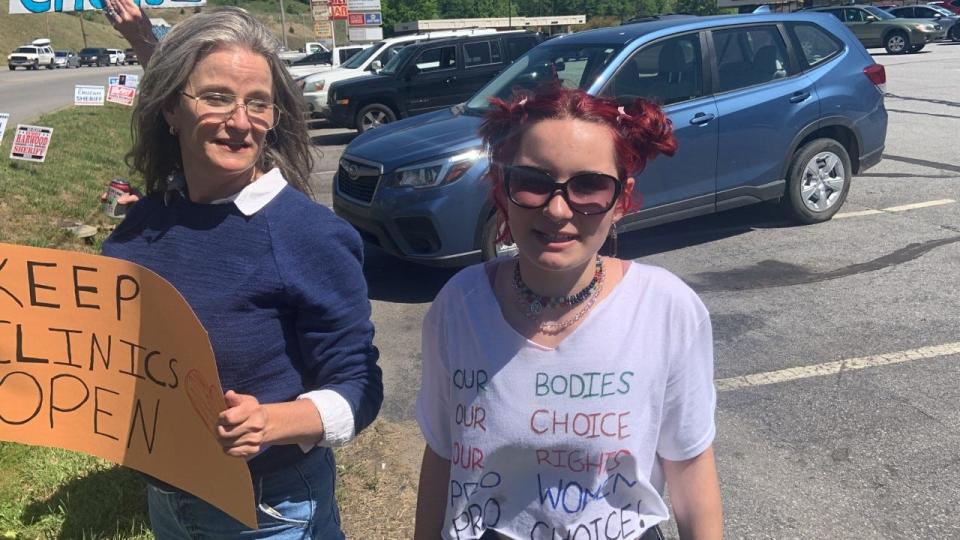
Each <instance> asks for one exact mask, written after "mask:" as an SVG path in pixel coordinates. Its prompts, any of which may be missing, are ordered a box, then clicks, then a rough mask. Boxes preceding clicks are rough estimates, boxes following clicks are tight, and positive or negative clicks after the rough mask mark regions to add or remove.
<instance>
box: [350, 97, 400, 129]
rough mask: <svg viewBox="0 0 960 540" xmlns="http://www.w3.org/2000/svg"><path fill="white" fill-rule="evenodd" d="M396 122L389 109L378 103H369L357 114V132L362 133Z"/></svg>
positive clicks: (395, 117) (395, 116)
mask: <svg viewBox="0 0 960 540" xmlns="http://www.w3.org/2000/svg"><path fill="white" fill-rule="evenodd" d="M396 120H397V115H395V114H393V110H391V109H390V107H387V106H386V105H382V104H380V103H371V104H370V105H367V106H366V107H363V108H362V109H360V112H358V113H357V130H358V131H360V133H364V132H367V131H370V130H371V129H374V128H377V127H380V126H382V125H383V124H389V123H390V122H395V121H396Z"/></svg>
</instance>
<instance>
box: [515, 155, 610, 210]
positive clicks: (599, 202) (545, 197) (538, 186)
mask: <svg viewBox="0 0 960 540" xmlns="http://www.w3.org/2000/svg"><path fill="white" fill-rule="evenodd" d="M503 173H504V175H503V180H504V183H505V184H506V188H507V197H509V198H510V201H511V202H512V203H513V204H515V205H517V206H519V207H521V208H531V209H533V208H543V207H544V206H547V204H549V203H550V200H551V199H553V197H554V196H555V195H556V194H557V192H560V196H562V197H563V200H564V201H566V202H567V206H569V207H570V209H571V210H573V211H574V212H577V213H578V214H583V215H585V216H590V215H595V214H603V213H604V212H606V211H608V210H610V209H611V208H613V205H614V204H615V203H616V202H617V197H619V196H620V191H621V190H622V189H623V183H622V182H621V181H620V180H619V179H617V178H614V177H612V176H610V175H609V174H602V173H584V174H578V175H576V176H571V177H570V178H569V179H568V180H567V181H566V182H557V180H556V179H555V178H554V177H553V176H550V175H549V174H547V173H546V172H544V171H541V170H540V169H535V168H533V167H524V166H516V167H515V166H509V165H507V166H504V167H503Z"/></svg>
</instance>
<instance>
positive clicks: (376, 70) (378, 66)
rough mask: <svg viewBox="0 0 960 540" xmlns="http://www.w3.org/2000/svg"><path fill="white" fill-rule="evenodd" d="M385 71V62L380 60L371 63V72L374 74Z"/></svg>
mask: <svg viewBox="0 0 960 540" xmlns="http://www.w3.org/2000/svg"><path fill="white" fill-rule="evenodd" d="M381 69H383V62H381V61H379V60H374V61H373V62H370V71H372V72H374V73H380V70H381Z"/></svg>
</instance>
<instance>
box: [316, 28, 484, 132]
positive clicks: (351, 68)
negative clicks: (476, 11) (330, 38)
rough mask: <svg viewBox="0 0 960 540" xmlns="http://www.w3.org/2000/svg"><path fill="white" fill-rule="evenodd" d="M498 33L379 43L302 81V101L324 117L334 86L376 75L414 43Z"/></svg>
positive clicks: (448, 33)
mask: <svg viewBox="0 0 960 540" xmlns="http://www.w3.org/2000/svg"><path fill="white" fill-rule="evenodd" d="M495 33H496V30H492V29H487V28H471V29H466V30H444V31H440V32H429V33H426V34H411V35H406V36H397V37H392V38H387V39H385V40H383V41H378V42H376V43H374V44H373V45H372V46H371V47H369V48H367V49H364V50H363V51H361V52H360V53H358V54H357V55H356V56H354V57H353V58H351V59H350V60H347V62H346V63H344V64H343V65H342V66H340V67H339V68H336V69H331V70H330V71H324V72H321V73H315V74H313V75H308V76H307V77H304V78H301V79H300V80H299V83H300V87H301V88H302V89H303V99H304V101H305V102H306V105H307V109H308V110H309V111H310V113H311V114H312V115H313V116H318V117H325V116H326V115H327V113H328V112H329V108H328V107H327V90H328V89H329V88H330V85H331V84H332V83H334V82H336V81H342V80H345V79H352V78H354V77H368V76H370V75H373V74H374V73H376V72H377V71H379V70H380V69H381V68H383V66H385V65H386V64H387V63H389V62H390V59H391V58H393V57H394V56H395V55H396V54H397V53H398V52H399V51H400V49H402V48H403V47H405V46H407V45H410V44H411V43H418V42H420V41H424V40H428V39H440V38H444V37H452V36H464V35H484V34H495Z"/></svg>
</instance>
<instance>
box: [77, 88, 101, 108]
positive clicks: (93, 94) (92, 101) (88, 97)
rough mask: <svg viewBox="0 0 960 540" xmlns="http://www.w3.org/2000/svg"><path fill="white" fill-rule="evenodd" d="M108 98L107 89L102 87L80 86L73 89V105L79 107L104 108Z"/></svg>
mask: <svg viewBox="0 0 960 540" xmlns="http://www.w3.org/2000/svg"><path fill="white" fill-rule="evenodd" d="M106 96H107V92H106V89H105V88H104V87H102V86H89V85H85V84H78V85H76V86H74V87H73V104H74V105H76V106H78V107H86V106H101V107H102V106H103V102H104V99H105V98H106Z"/></svg>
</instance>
